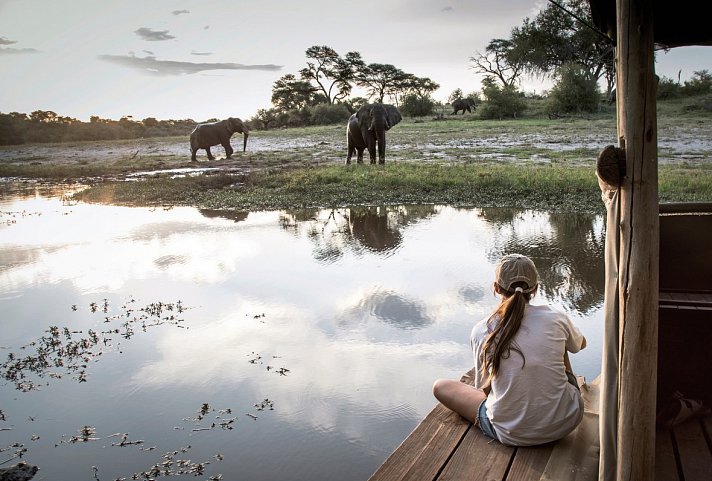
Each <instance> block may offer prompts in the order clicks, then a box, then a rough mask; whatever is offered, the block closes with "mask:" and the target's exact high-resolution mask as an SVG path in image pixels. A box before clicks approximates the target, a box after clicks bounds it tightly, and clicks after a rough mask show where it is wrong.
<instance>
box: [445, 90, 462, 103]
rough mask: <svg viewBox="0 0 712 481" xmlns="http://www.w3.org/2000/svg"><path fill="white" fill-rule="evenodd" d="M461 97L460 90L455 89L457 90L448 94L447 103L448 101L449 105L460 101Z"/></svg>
mask: <svg viewBox="0 0 712 481" xmlns="http://www.w3.org/2000/svg"><path fill="white" fill-rule="evenodd" d="M462 97H463V95H462V89H460V88H457V89H455V90H453V91H452V93H451V94H450V96H449V97H448V98H447V101H448V102H449V103H452V102H454V101H455V100H460V99H461V98H462Z"/></svg>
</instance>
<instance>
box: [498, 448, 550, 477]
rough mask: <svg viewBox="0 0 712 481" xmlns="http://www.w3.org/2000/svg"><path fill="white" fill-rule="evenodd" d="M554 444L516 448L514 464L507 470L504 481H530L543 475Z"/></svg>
mask: <svg viewBox="0 0 712 481" xmlns="http://www.w3.org/2000/svg"><path fill="white" fill-rule="evenodd" d="M554 446H555V443H548V444H543V445H541V446H532V447H529V448H518V449H517V455H516V456H515V457H514V462H513V463H512V466H511V467H510V468H509V473H508V474H507V480H506V481H531V480H536V479H539V478H540V477H541V475H542V474H543V473H544V469H545V468H546V465H547V464H548V463H549V458H550V457H551V453H552V451H553V450H554Z"/></svg>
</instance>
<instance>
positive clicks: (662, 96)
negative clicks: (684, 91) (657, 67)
mask: <svg viewBox="0 0 712 481" xmlns="http://www.w3.org/2000/svg"><path fill="white" fill-rule="evenodd" d="M680 94H681V91H680V84H679V83H677V82H675V81H674V80H673V79H671V78H668V77H661V78H660V80H658V91H657V94H656V95H655V96H656V97H657V99H658V100H668V99H674V98H675V97H679V96H680Z"/></svg>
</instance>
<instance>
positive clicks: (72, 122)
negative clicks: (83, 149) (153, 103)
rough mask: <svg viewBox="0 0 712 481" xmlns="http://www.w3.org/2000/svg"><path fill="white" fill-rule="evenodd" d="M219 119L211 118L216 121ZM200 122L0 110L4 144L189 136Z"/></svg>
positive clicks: (1, 138)
mask: <svg viewBox="0 0 712 481" xmlns="http://www.w3.org/2000/svg"><path fill="white" fill-rule="evenodd" d="M214 120H217V119H211V120H210V121H214ZM196 124H197V123H196V122H195V121H194V120H191V119H187V120H157V119H155V118H153V117H148V118H145V119H143V120H138V121H137V120H133V118H131V117H130V116H127V117H122V118H121V119H120V120H109V119H101V118H99V117H97V116H93V117H91V118H90V120H89V122H82V121H80V120H77V119H74V118H71V117H63V116H60V115H57V114H56V113H55V112H52V111H44V110H36V111H34V112H32V113H31V114H29V115H28V114H24V113H19V112H11V113H9V114H6V113H2V112H0V145H19V144H24V143H26V142H71V141H78V140H120V139H137V138H142V137H170V136H175V135H188V134H189V133H190V132H191V131H192V130H193V129H194V128H195V126H196Z"/></svg>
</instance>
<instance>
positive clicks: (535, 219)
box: [480, 209, 605, 314]
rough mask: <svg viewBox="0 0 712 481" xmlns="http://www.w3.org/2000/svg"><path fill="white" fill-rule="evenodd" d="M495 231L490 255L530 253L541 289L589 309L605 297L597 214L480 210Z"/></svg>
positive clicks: (577, 308)
mask: <svg viewBox="0 0 712 481" xmlns="http://www.w3.org/2000/svg"><path fill="white" fill-rule="evenodd" d="M480 216H481V217H482V218H484V219H486V220H487V221H488V222H489V223H490V224H492V226H493V227H494V229H495V230H496V232H497V234H496V235H495V236H494V239H493V240H494V242H493V245H492V248H491V249H490V250H489V251H488V257H489V259H490V260H491V261H492V262H496V261H497V259H499V258H500V257H501V256H503V255H505V254H509V253H513V252H516V253H520V254H524V255H526V256H529V257H530V258H531V259H532V260H533V261H534V263H535V264H536V266H537V269H538V270H539V276H540V278H541V288H540V293H541V294H543V295H544V296H545V297H546V298H547V299H553V300H558V299H561V300H562V301H563V302H564V303H565V304H566V305H567V306H568V307H569V308H570V309H572V310H575V311H578V312H581V313H584V314H587V313H589V312H591V311H592V310H594V309H597V308H599V307H600V306H601V304H602V302H603V286H604V274H605V273H604V264H603V262H602V259H603V251H604V246H605V225H604V223H603V219H602V218H601V216H599V215H592V214H579V215H575V216H574V215H570V214H560V213H533V212H522V211H519V210H512V209H482V211H481V213H480Z"/></svg>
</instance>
